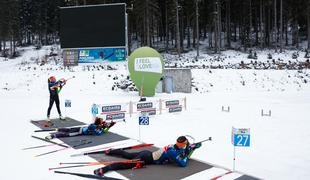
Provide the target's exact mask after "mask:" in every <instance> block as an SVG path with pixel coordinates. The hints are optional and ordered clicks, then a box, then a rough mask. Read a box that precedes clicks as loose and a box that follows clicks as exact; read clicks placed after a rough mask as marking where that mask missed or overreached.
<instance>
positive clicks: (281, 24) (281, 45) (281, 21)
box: [279, 0, 283, 52]
mask: <svg viewBox="0 0 310 180" xmlns="http://www.w3.org/2000/svg"><path fill="white" fill-rule="evenodd" d="M282 11H283V8H282V0H280V28H279V29H280V52H282V50H283V44H282V39H283V33H282V30H283V16H282Z"/></svg>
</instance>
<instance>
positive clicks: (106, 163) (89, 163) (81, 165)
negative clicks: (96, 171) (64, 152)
mask: <svg viewBox="0 0 310 180" xmlns="http://www.w3.org/2000/svg"><path fill="white" fill-rule="evenodd" d="M142 162H143V161H141V160H138V159H131V160H124V161H105V162H76V163H60V165H63V164H76V165H71V166H60V167H54V168H49V170H55V169H66V168H76V167H85V166H97V165H110V164H130V163H142Z"/></svg>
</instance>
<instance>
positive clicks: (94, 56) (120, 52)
mask: <svg viewBox="0 0 310 180" xmlns="http://www.w3.org/2000/svg"><path fill="white" fill-rule="evenodd" d="M124 60H126V49H125V48H98V49H79V50H78V63H95V62H102V61H124Z"/></svg>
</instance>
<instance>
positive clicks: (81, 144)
mask: <svg viewBox="0 0 310 180" xmlns="http://www.w3.org/2000/svg"><path fill="white" fill-rule="evenodd" d="M90 143H92V142H91V141H85V142H82V143H80V144H77V145H74V146H72V147H65V148H62V149H57V150H54V151H49V152H46V153H42V154H38V155H36V156H35V157H39V156H44V155H47V154H51V153H55V152H59V151H63V150H65V149H69V148H76V147H79V146H83V145H86V144H90Z"/></svg>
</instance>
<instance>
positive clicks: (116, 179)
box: [54, 171, 121, 180]
mask: <svg viewBox="0 0 310 180" xmlns="http://www.w3.org/2000/svg"><path fill="white" fill-rule="evenodd" d="M54 173H58V174H68V175H74V176H79V177H84V178H90V179H105V180H121V179H118V178H112V177H107V176H96V175H92V174H83V173H74V172H65V171H54Z"/></svg>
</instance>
